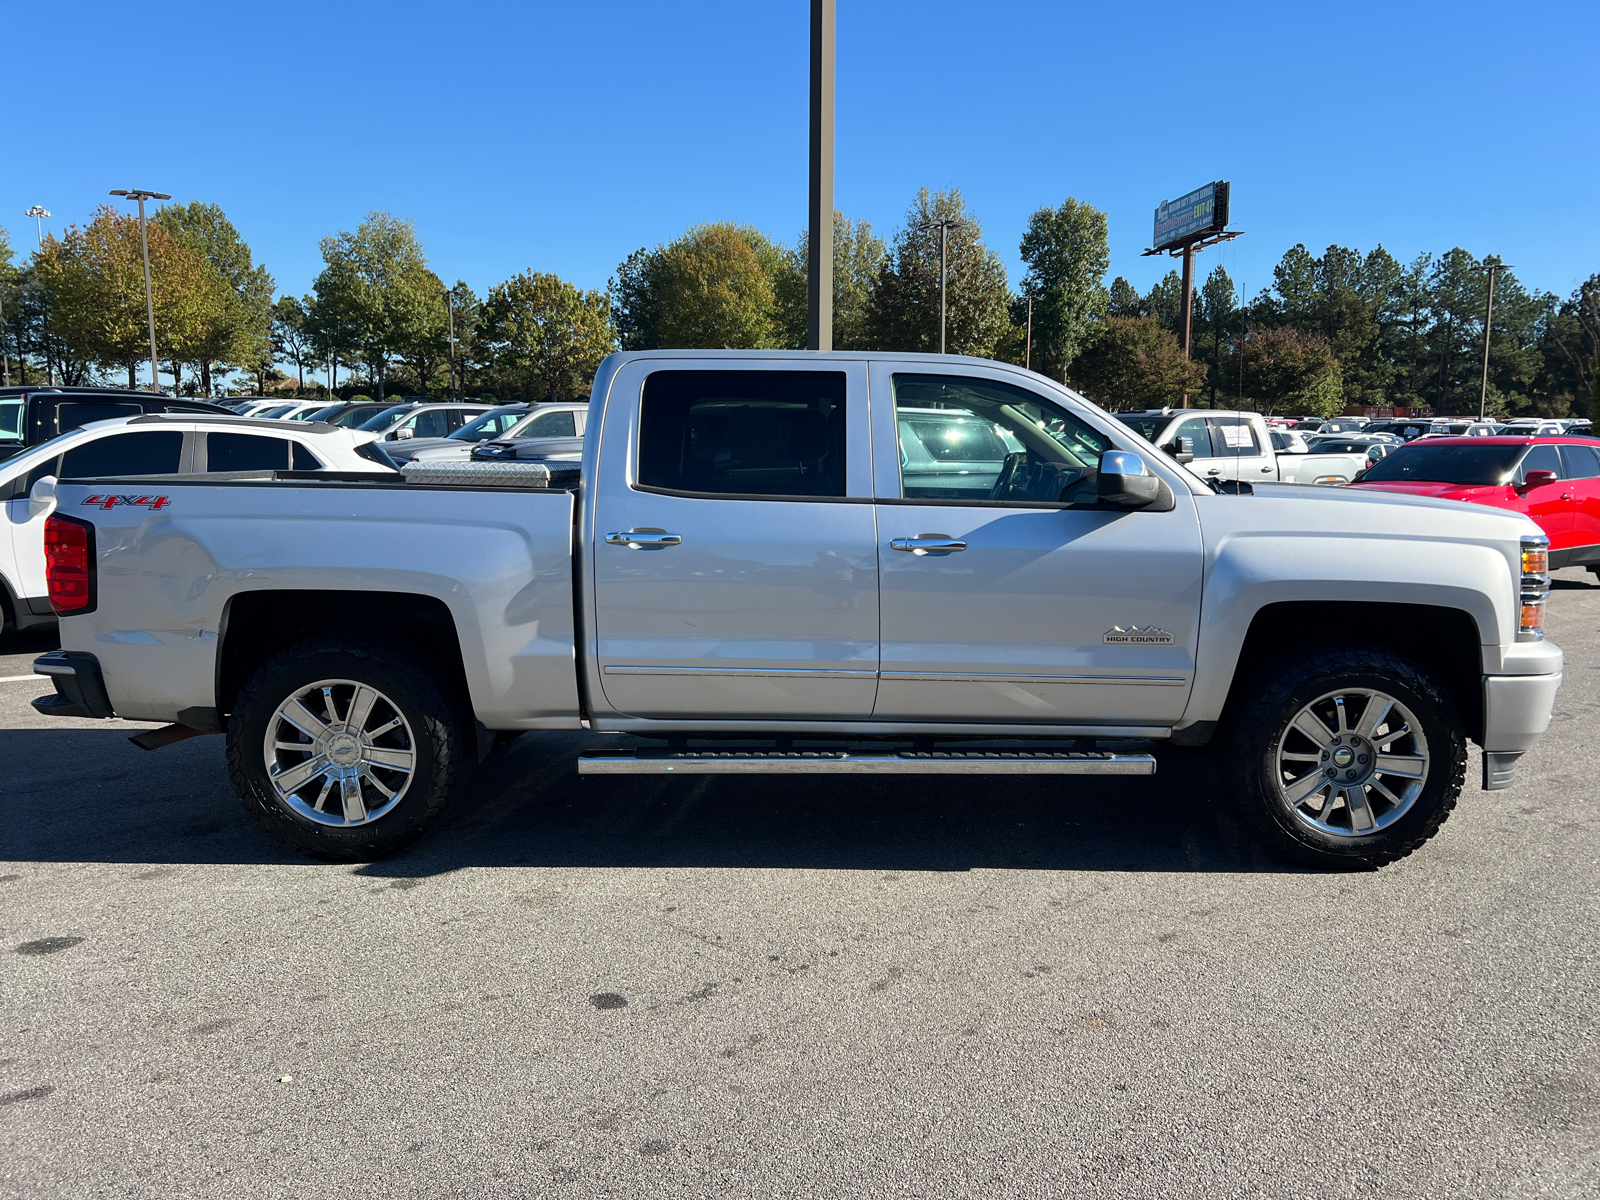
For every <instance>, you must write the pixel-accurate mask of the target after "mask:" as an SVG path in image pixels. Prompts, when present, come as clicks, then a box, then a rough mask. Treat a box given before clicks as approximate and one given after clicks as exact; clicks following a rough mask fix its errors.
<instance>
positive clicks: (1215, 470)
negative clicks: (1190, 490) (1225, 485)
mask: <svg viewBox="0 0 1600 1200" xmlns="http://www.w3.org/2000/svg"><path fill="white" fill-rule="evenodd" d="M1206 474H1207V475H1221V474H1222V468H1221V467H1212V468H1211V469H1210V470H1209V471H1207V472H1206Z"/></svg>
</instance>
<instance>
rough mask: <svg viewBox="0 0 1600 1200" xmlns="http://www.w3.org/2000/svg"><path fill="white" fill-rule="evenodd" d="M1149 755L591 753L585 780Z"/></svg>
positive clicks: (863, 771)
mask: <svg viewBox="0 0 1600 1200" xmlns="http://www.w3.org/2000/svg"><path fill="white" fill-rule="evenodd" d="M1155 773H1156V760H1155V759H1154V758H1153V757H1152V756H1150V755H1148V754H1109V753H1105V752H1097V751H1053V750H903V751H898V752H895V751H889V752H883V753H862V752H859V751H852V750H641V751H638V752H636V753H634V752H629V751H626V750H622V751H614V750H590V751H586V752H584V753H583V754H580V755H579V756H578V774H579V775H1154V774H1155Z"/></svg>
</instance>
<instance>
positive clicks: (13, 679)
mask: <svg viewBox="0 0 1600 1200" xmlns="http://www.w3.org/2000/svg"><path fill="white" fill-rule="evenodd" d="M43 678H44V676H43V675H7V676H5V677H3V678H0V683H21V682H22V681H23V680H25V679H43Z"/></svg>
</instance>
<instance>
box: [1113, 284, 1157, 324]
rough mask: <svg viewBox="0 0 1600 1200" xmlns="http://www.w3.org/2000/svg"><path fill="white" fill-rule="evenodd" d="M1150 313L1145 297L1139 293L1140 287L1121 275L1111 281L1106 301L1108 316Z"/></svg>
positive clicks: (1146, 315)
mask: <svg viewBox="0 0 1600 1200" xmlns="http://www.w3.org/2000/svg"><path fill="white" fill-rule="evenodd" d="M1149 315H1150V314H1149V313H1148V312H1146V311H1145V307H1144V297H1143V296H1141V295H1139V289H1138V288H1136V287H1134V286H1133V284H1131V283H1129V282H1128V281H1127V280H1126V279H1124V278H1123V277H1122V276H1121V275H1118V276H1117V277H1116V278H1115V279H1113V280H1112V281H1111V291H1110V294H1109V295H1108V297H1107V301H1106V316H1108V317H1148V316H1149Z"/></svg>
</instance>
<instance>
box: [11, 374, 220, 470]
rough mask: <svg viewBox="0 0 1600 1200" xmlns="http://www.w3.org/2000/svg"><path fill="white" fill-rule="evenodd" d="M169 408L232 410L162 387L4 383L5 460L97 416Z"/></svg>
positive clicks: (180, 410) (174, 410)
mask: <svg viewBox="0 0 1600 1200" xmlns="http://www.w3.org/2000/svg"><path fill="white" fill-rule="evenodd" d="M163 412H167V413H211V414H213V415H217V414H220V415H223V416H227V415H229V414H228V410H227V409H225V408H223V407H222V406H221V405H218V404H208V403H206V402H205V401H204V400H179V399H177V398H175V397H173V396H168V395H165V394H164V393H162V392H140V391H133V390H131V389H128V388H95V387H5V388H0V462H3V461H4V460H5V459H8V458H11V457H12V456H13V455H17V454H21V453H22V452H23V451H24V450H26V449H27V448H28V447H29V446H37V445H39V444H40V443H42V442H48V441H49V440H50V439H51V438H53V437H56V436H57V435H58V434H63V433H68V432H70V431H71V430H74V429H77V428H78V427H79V426H82V425H87V424H89V422H91V421H108V420H110V419H111V418H112V417H136V416H139V415H140V414H142V413H163Z"/></svg>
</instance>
